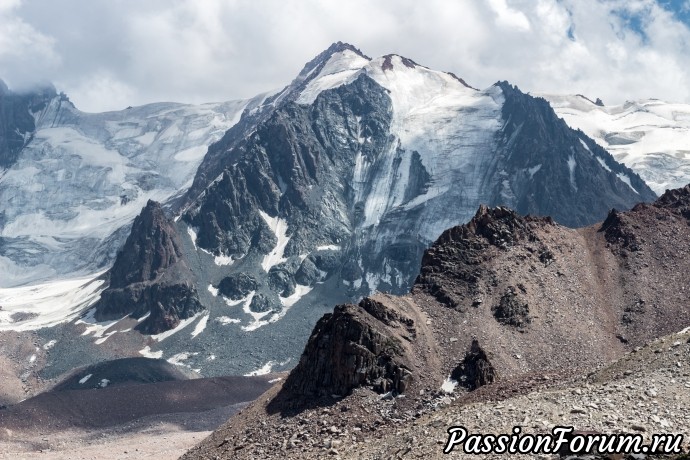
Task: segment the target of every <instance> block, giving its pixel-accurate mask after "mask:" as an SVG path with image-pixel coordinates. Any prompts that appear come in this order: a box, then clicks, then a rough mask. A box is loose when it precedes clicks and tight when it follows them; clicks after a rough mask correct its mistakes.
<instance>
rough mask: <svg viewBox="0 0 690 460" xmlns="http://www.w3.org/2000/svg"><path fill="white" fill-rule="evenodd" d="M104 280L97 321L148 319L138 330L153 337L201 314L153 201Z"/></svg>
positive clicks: (169, 228)
mask: <svg viewBox="0 0 690 460" xmlns="http://www.w3.org/2000/svg"><path fill="white" fill-rule="evenodd" d="M108 277H109V279H110V284H109V287H108V288H107V289H106V290H105V291H103V293H102V294H101V299H100V300H99V301H98V303H97V304H96V315H95V316H96V319H98V320H99V321H103V320H112V319H119V318H122V317H123V316H127V315H131V316H133V317H134V318H142V317H144V316H147V317H146V319H145V320H144V321H142V322H141V323H140V324H139V326H138V329H139V330H141V331H142V332H145V333H149V334H156V333H160V332H163V331H165V330H168V329H171V328H173V327H175V326H177V324H179V322H180V320H182V319H186V318H189V317H191V316H193V315H194V314H195V313H197V312H199V311H201V310H202V309H203V306H202V305H201V303H200V302H199V300H198V296H197V292H196V288H195V287H194V277H193V275H192V272H191V270H190V269H189V267H188V266H187V263H186V261H185V259H184V255H183V252H182V249H181V243H180V241H179V236H178V235H177V232H176V230H175V227H174V226H173V225H172V222H170V221H169V220H168V219H167V217H166V216H165V214H164V212H163V210H162V209H161V207H160V204H158V203H156V202H154V201H149V202H148V204H147V205H146V207H145V208H144V209H143V210H142V212H141V214H140V215H139V216H137V218H136V219H135V220H134V224H133V225H132V231H131V233H130V236H129V237H128V238H127V241H126V243H125V245H124V247H123V248H122V250H121V251H120V252H119V253H118V256H117V258H116V260H115V264H114V265H113V267H112V268H111V269H110V271H109V272H108Z"/></svg>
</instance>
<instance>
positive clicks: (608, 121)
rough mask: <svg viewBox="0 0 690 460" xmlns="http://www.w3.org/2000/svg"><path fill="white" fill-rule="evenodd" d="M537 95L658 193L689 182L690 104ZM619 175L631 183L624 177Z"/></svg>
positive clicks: (656, 100)
mask: <svg viewBox="0 0 690 460" xmlns="http://www.w3.org/2000/svg"><path fill="white" fill-rule="evenodd" d="M535 95H537V96H540V97H543V98H544V99H546V100H547V101H548V102H549V103H550V104H551V107H553V109H554V111H555V112H556V114H558V116H560V117H561V118H563V120H565V122H566V123H567V124H568V125H569V126H570V127H572V128H574V129H580V130H581V131H583V132H584V133H585V134H587V135H588V136H589V137H591V138H592V139H594V140H595V141H596V142H597V143H598V144H599V145H601V146H602V147H604V148H605V149H606V150H608V151H609V152H610V153H611V154H612V155H613V156H614V158H615V159H616V160H617V161H619V162H621V163H623V164H625V165H626V166H628V167H629V168H630V169H632V170H633V171H635V172H636V173H638V174H639V175H640V176H641V177H642V178H643V179H644V180H645V182H647V184H648V185H649V187H650V188H651V189H652V190H654V192H656V193H657V194H658V195H661V194H663V193H664V191H666V190H667V189H675V188H679V187H683V186H685V185H687V184H688V183H690V145H689V143H688V139H690V104H681V103H670V102H665V101H662V100H659V99H645V100H640V101H628V102H626V103H624V104H619V105H612V106H606V105H599V104H596V103H594V102H592V101H591V100H590V99H588V98H586V97H584V96H582V95H574V96H573V95H554V94H541V93H537V94H535ZM621 180H623V182H625V183H626V184H627V182H626V178H625V177H621ZM630 187H631V188H633V190H634V187H632V185H631V186H630Z"/></svg>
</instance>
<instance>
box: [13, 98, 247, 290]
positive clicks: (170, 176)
mask: <svg viewBox="0 0 690 460" xmlns="http://www.w3.org/2000/svg"><path fill="white" fill-rule="evenodd" d="M247 102H248V101H233V102H225V103H215V104H203V105H185V104H174V103H157V104H150V105H145V106H142V107H135V108H130V109H127V110H122V111H119V112H106V113H100V114H88V113H83V112H80V111H79V110H77V109H75V108H74V106H72V105H71V104H70V103H69V102H67V101H64V100H61V99H60V98H59V97H56V98H54V99H53V100H52V101H51V102H50V103H49V104H48V105H47V106H46V107H45V109H44V110H43V111H41V112H39V113H36V114H34V118H35V120H36V132H35V134H34V137H33V139H32V140H31V141H30V142H29V143H28V145H26V147H25V148H24V149H23V150H22V152H21V154H20V157H19V159H18V161H17V162H16V163H15V164H14V165H13V166H12V167H10V168H9V169H7V170H0V202H2V203H5V204H6V205H5V206H3V219H2V221H0V239H1V240H2V247H3V249H2V251H1V252H0V273H2V274H3V276H2V277H0V288H7V287H13V286H21V285H26V284H34V283H38V282H42V281H46V280H51V279H55V278H61V279H64V278H74V277H83V276H87V275H89V274H91V273H94V272H96V271H100V270H102V269H104V268H107V267H108V266H109V265H110V263H111V262H112V260H113V258H114V256H115V252H116V251H117V249H119V247H120V245H121V243H122V242H123V241H124V239H125V238H126V236H127V231H128V228H129V225H130V223H131V222H132V220H133V219H134V217H136V216H137V215H138V214H139V212H140V211H141V209H142V208H143V207H144V206H145V205H146V202H147V201H148V200H150V199H151V200H156V201H159V202H166V201H167V200H169V199H170V198H171V197H173V196H175V195H178V194H179V193H181V192H183V191H184V190H186V188H187V187H189V185H190V184H191V182H192V180H193V178H194V174H195V173H196V169H197V167H198V166H199V164H200V162H201V160H202V159H203V157H204V155H205V153H206V151H207V149H208V146H209V145H210V144H211V143H213V142H215V141H217V140H218V139H220V137H221V136H222V135H223V134H224V133H225V132H226V131H227V130H228V129H229V128H230V127H231V126H232V125H234V124H235V123H237V121H238V120H239V117H240V115H241V113H242V110H243V109H244V107H245V106H246V105H247Z"/></svg>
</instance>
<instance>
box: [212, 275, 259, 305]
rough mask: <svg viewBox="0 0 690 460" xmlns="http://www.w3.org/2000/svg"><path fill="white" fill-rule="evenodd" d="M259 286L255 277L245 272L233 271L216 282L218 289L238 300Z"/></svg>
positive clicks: (230, 297)
mask: <svg viewBox="0 0 690 460" xmlns="http://www.w3.org/2000/svg"><path fill="white" fill-rule="evenodd" d="M258 287H259V285H258V283H257V281H256V278H254V277H253V276H251V275H248V274H246V273H233V274H232V275H230V276H226V277H225V278H223V279H222V280H221V281H220V283H219V284H218V291H219V292H220V293H221V294H223V295H224V296H225V297H227V298H229V299H231V300H240V299H243V298H245V297H247V295H249V293H250V292H252V291H256V290H257V288H258Z"/></svg>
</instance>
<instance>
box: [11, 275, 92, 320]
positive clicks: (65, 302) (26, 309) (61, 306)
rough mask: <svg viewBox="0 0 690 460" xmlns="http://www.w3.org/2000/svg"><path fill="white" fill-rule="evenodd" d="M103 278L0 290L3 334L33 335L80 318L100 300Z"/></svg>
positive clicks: (54, 282)
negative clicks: (43, 329) (34, 332)
mask: <svg viewBox="0 0 690 460" xmlns="http://www.w3.org/2000/svg"><path fill="white" fill-rule="evenodd" d="M101 274H102V273H97V274H96V275H94V276H91V277H85V278H74V279H66V280H58V281H53V282H49V283H43V284H36V285H33V286H21V287H14V288H0V306H2V309H0V331H30V330H35V329H40V328H43V327H51V326H55V325H57V324H60V323H64V322H67V321H71V320H73V319H75V318H77V317H78V316H79V315H80V314H81V312H82V311H83V310H84V309H86V308H88V307H89V306H91V305H93V304H94V303H95V302H96V301H97V300H98V299H99V298H100V293H101V291H102V286H103V280H101V279H98V277H99V276H100V275H101Z"/></svg>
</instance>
